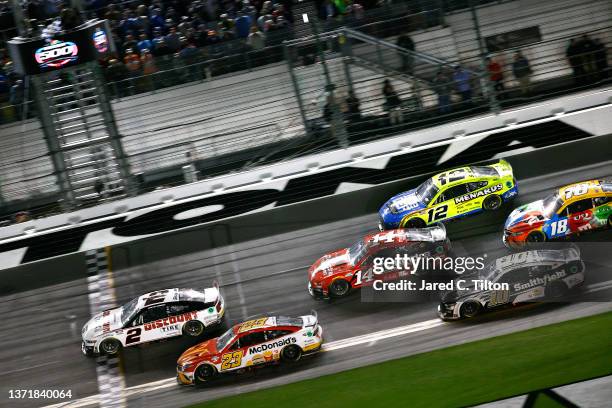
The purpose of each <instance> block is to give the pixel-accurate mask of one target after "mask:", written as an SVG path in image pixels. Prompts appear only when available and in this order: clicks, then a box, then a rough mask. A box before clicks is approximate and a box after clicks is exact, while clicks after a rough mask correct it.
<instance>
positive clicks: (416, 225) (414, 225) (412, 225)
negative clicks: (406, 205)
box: [404, 218, 426, 228]
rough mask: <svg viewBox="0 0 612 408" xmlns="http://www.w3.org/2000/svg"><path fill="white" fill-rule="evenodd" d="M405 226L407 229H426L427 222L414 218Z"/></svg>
mask: <svg viewBox="0 0 612 408" xmlns="http://www.w3.org/2000/svg"><path fill="white" fill-rule="evenodd" d="M404 226H405V227H406V228H425V227H426V224H425V221H423V220H422V219H420V218H413V219H411V220H408V221H406V224H404Z"/></svg>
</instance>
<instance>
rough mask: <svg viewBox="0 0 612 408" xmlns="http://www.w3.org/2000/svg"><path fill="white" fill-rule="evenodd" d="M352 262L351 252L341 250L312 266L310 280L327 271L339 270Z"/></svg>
mask: <svg viewBox="0 0 612 408" xmlns="http://www.w3.org/2000/svg"><path fill="white" fill-rule="evenodd" d="M349 262H350V257H349V251H348V249H346V248H345V249H341V250H340V251H336V252H332V253H330V254H327V255H325V256H323V257H322V258H320V259H319V260H318V261H317V262H315V264H314V265H313V266H312V269H311V272H310V278H311V279H312V278H314V276H315V275H316V274H317V273H319V272H323V271H326V270H330V271H331V270H332V269H335V268H338V267H339V266H341V265H347V264H348V263H349Z"/></svg>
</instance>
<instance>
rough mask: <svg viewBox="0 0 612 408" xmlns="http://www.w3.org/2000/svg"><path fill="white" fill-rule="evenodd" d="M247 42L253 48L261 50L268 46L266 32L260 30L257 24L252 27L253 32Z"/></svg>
mask: <svg viewBox="0 0 612 408" xmlns="http://www.w3.org/2000/svg"><path fill="white" fill-rule="evenodd" d="M247 44H248V45H249V46H250V47H251V49H252V50H255V51H257V50H261V49H263V48H265V47H266V37H265V35H264V33H262V32H261V31H259V28H258V27H257V26H253V27H251V34H249V38H248V39H247Z"/></svg>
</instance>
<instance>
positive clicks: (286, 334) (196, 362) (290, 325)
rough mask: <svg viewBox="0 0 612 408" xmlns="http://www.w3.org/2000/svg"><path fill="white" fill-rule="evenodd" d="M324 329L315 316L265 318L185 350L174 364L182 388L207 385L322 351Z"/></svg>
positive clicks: (232, 329) (236, 327) (251, 321)
mask: <svg viewBox="0 0 612 408" xmlns="http://www.w3.org/2000/svg"><path fill="white" fill-rule="evenodd" d="M322 344H323V329H322V328H321V326H319V322H318V319H317V315H316V313H315V312H314V311H313V312H312V313H311V314H310V315H305V316H300V317H287V316H264V317H260V318H257V319H253V320H248V321H246V322H244V323H240V324H237V325H235V326H234V327H232V328H231V329H229V330H228V331H227V332H225V334H223V335H222V336H221V337H218V338H216V339H212V340H208V341H205V342H203V343H200V344H198V345H196V346H194V347H191V348H189V349H187V350H186V351H185V352H184V353H183V354H182V355H181V356H180V357H179V359H178V362H177V367H176V370H177V381H178V382H179V384H183V385H193V384H202V383H206V382H209V381H210V380H212V379H214V378H215V377H217V376H218V375H219V374H223V373H227V372H234V373H241V372H243V371H245V370H247V369H251V368H254V367H260V366H263V365H266V364H270V363H274V362H278V361H283V362H295V361H297V360H299V359H300V358H301V357H302V356H303V355H305V354H312V353H315V352H317V351H319V350H320V349H321V345H322Z"/></svg>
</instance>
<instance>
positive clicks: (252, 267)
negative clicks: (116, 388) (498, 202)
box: [0, 159, 612, 408]
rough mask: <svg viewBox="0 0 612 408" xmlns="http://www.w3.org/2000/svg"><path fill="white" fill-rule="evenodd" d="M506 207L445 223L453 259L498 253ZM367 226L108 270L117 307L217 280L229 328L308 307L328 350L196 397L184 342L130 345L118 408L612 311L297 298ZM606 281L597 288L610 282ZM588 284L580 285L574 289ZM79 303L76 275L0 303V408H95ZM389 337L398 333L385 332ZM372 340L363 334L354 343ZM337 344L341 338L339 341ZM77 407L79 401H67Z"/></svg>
mask: <svg viewBox="0 0 612 408" xmlns="http://www.w3.org/2000/svg"><path fill="white" fill-rule="evenodd" d="M510 161H511V159H510ZM611 174H612V162H607V163H600V164H598V165H592V166H589V167H584V168H578V169H572V170H571V171H567V172H564V173H559V174H555V175H548V176H546V177H537V178H532V179H526V180H519V189H520V193H519V197H518V198H517V200H516V201H515V203H514V205H513V206H512V207H515V206H518V205H519V204H521V203H526V202H529V201H533V200H535V199H538V198H542V197H544V196H545V195H546V194H548V193H549V192H550V191H551V189H552V188H554V187H556V186H560V185H563V184H567V183H570V182H575V181H580V180H586V179H589V178H595V177H604V176H609V175H611ZM347 205H350V203H347ZM510 209H511V208H510V207H508V208H505V209H504V210H503V211H500V212H499V213H496V214H481V215H478V216H475V217H471V218H467V219H464V220H460V221H456V222H454V223H451V224H449V225H448V227H447V230H448V234H449V236H450V238H451V241H452V242H453V244H454V247H455V250H456V251H457V253H458V254H461V253H465V251H470V252H472V251H482V252H485V253H486V254H487V256H488V257H496V256H499V255H503V254H506V253H507V250H506V249H505V248H504V247H503V244H502V242H501V228H502V225H503V220H504V219H505V216H506V215H507V213H508V212H509V211H510ZM322 211H324V210H323V209H322ZM376 223H377V218H376V215H375V214H371V215H367V216H363V217H359V218H353V219H347V220H342V221H338V222H335V223H331V224H326V225H322V226H318V227H314V228H308V229H304V230H299V231H294V232H292V233H288V234H283V235H276V236H272V237H267V238H265V239H259V240H255V241H248V242H244V243H240V244H236V245H229V246H225V247H221V248H218V249H215V250H207V251H202V252H199V253H193V254H190V255H187V256H182V257H179V258H174V259H168V260H165V261H161V262H155V263H151V264H147V265H140V266H137V267H132V268H127V269H120V270H114V285H115V290H116V294H117V299H118V301H119V303H123V302H125V301H128V300H130V299H131V298H133V297H135V296H137V295H139V294H141V293H143V292H147V291H151V290H155V289H161V288H166V287H205V286H210V285H211V283H212V282H213V280H218V282H219V283H220V285H221V288H222V292H223V294H224V296H225V299H226V301H227V306H228V309H227V317H228V320H229V322H231V323H236V322H238V321H241V320H243V319H245V318H247V317H249V316H253V315H256V314H260V313H282V314H288V315H300V314H306V313H308V312H309V311H310V310H311V309H316V310H317V312H318V315H319V321H320V322H321V325H322V326H323V328H324V333H325V338H326V342H327V343H328V344H329V345H330V347H329V350H328V351H326V352H324V353H321V354H320V355H317V356H313V357H312V358H308V359H305V360H303V361H302V362H301V363H300V364H298V365H297V366H295V367H291V370H289V369H287V368H283V367H270V368H265V369H261V370H257V371H256V372H255V373H250V374H247V375H245V376H242V377H239V378H234V377H228V378H225V379H224V380H222V381H220V382H219V383H218V384H215V385H214V386H212V385H211V386H208V387H205V388H194V387H191V388H190V387H179V386H178V385H176V383H175V382H174V381H173V377H174V374H175V371H174V370H175V363H176V358H177V356H178V355H179V354H180V353H181V352H182V351H183V350H184V349H185V348H186V347H187V346H188V345H189V344H188V342H187V341H186V340H171V341H168V342H165V343H160V344H153V345H149V346H142V347H139V348H130V349H127V350H125V351H124V353H123V371H124V376H125V382H126V387H127V398H128V405H129V406H134V407H141V406H143V407H145V406H146V407H147V408H153V407H169V406H183V405H186V404H189V403H194V402H199V401H202V400H206V399H213V398H219V397H222V396H226V395H233V394H238V393H243V392H247V391H251V390H255V389H259V388H262V387H269V386H273V385H279V384H283V383H287V382H292V381H297V380H300V379H305V378H312V377H317V376H321V375H325V374H329V373H333V372H337V371H341V370H346V369H349V368H353V367H358V366H363V365H368V364H372V363H375V362H378V361H383V360H386V359H393V358H397V357H401V356H406V355H411V354H415V353H420V352H424V351H428V350H432V349H435V348H441V347H447V346H450V345H454V344H461V343H465V342H469V341H473V340H476V339H481V338H486V337H491V336H495V335H500V334H505V333H509V332H513V331H519V330H524V329H528V328H531V327H536V326H540V325H545V324H550V323H554V322H558V321H563V320H568V319H573V318H577V317H581V316H587V315H591V314H596V313H600V312H604V311H610V310H612V302H606V301H604V300H606V299H612V285H607V286H606V289H605V290H599V291H597V292H596V294H595V293H594V294H593V295H592V297H590V298H589V300H594V301H589V302H577V303H569V304H561V305H557V304H543V305H529V306H523V307H519V308H516V309H514V310H511V311H502V312H499V313H497V314H495V315H488V316H485V317H483V318H480V319H478V320H477V321H474V322H453V323H442V322H439V321H438V320H437V317H436V314H435V307H436V303H435V302H433V301H432V302H431V303H424V304H423V303H420V304H414V303H361V301H360V300H361V298H360V296H359V294H358V293H356V294H354V295H352V296H350V297H349V298H347V299H344V300H341V301H335V302H332V303H328V302H318V301H315V300H313V299H312V298H311V297H310V296H309V295H308V292H307V290H306V282H307V279H306V269H307V267H308V266H309V265H310V264H311V263H312V262H314V261H315V260H316V259H317V258H318V257H320V256H321V255H323V254H324V253H327V252H329V251H331V250H334V249H337V248H342V247H346V246H348V245H350V244H352V243H353V242H354V241H355V240H356V239H358V238H360V237H361V236H362V235H364V233H366V232H368V231H372V230H374V229H375V228H376ZM610 234H611V232H610V231H602V232H598V233H593V234H588V235H584V236H582V237H580V240H583V241H595V242H597V241H599V242H607V243H605V244H601V243H600V244H598V245H599V249H601V247H602V245H607V246H608V247H609V245H610V244H609V241H610ZM585 246H586V245H585ZM588 248H590V247H588ZM588 248H587V249H586V250H585V249H583V255H588V256H591V255H592V256H593V257H596V256H597V255H596V254H595V253H601V252H602V251H601V250H597V251H595V250H592V252H594V253H593V254H586V253H585V251H588V250H589V249H588ZM603 255H607V254H606V253H605V251H604V254H600V256H603ZM608 258H609V256H608ZM608 261H609V260H608ZM602 262H603V261H602ZM587 273H588V272H587ZM608 276H609V277H608V279H607V280H612V276H610V275H608ZM598 279H599V281H606V279H604V278H601V277H598ZM595 283H597V281H596V280H595V281H594V280H589V278H587V282H586V284H585V290H588V288H589V285H593V284H595ZM611 283H612V282H611ZM587 296H589V295H587ZM595 300H597V301H595ZM88 302H89V301H88V296H87V282H86V280H85V279H84V278H83V279H81V280H77V281H72V282H68V283H64V284H60V285H55V286H47V287H45V288H41V289H36V290H32V291H27V292H21V293H17V294H13V295H8V296H3V297H2V298H0V313H1V316H2V323H1V326H0V344H2V347H1V349H0V393H1V394H0V395H1V396H0V406H3V407H19V406H24V407H25V406H45V405H49V404H55V403H59V402H61V401H60V400H25V401H16V400H9V399H8V390H9V389H23V388H27V389H58V390H62V389H63V390H72V402H69V401H65V402H64V403H65V405H64V406H88V405H92V404H95V403H96V402H98V401H97V398H96V397H95V396H96V395H97V394H98V381H97V375H96V360H95V359H88V358H85V357H83V356H82V354H81V350H80V329H81V327H82V325H83V323H84V322H85V321H86V320H88V319H89V317H90V316H89V303H88ZM41 305H43V306H41ZM422 322H423V323H422ZM417 323H422V324H420V325H415V324H417ZM395 328H400V329H398V330H396V331H390V329H395ZM385 330H386V331H385ZM372 332H374V334H373V335H370V336H366V337H362V338H357V339H354V337H356V336H362V335H367V334H369V333H372ZM348 338H352V339H351V340H350V341H349V340H347V341H342V340H344V339H348ZM86 397H87V398H86ZM82 398H86V399H84V400H80V401H76V400H77V399H82Z"/></svg>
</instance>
